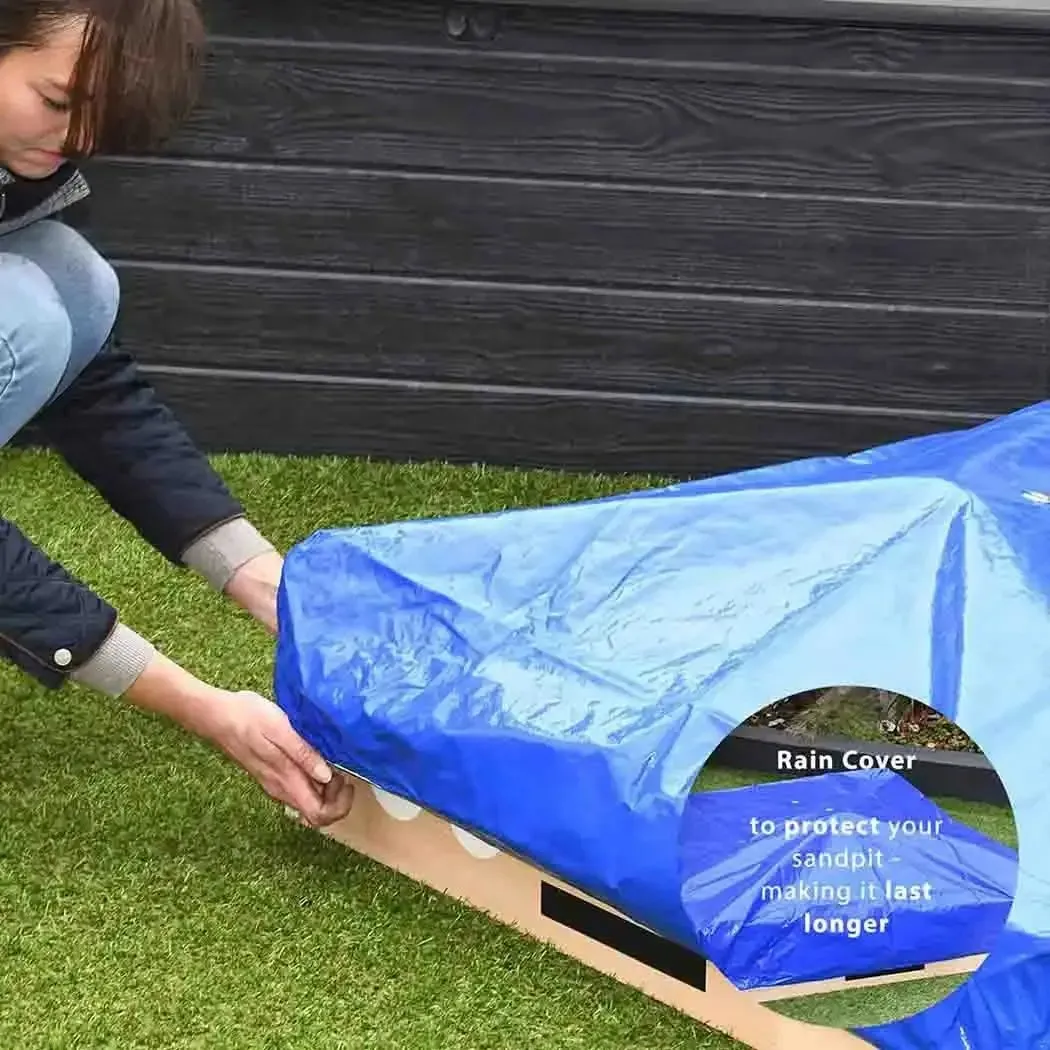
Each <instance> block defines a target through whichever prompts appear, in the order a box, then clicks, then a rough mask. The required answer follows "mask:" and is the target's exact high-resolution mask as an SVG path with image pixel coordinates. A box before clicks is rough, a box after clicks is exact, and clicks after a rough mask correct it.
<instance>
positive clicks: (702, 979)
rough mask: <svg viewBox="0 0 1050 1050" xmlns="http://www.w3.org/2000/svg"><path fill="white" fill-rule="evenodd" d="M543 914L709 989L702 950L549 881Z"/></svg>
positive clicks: (543, 892)
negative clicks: (630, 919) (623, 916)
mask: <svg viewBox="0 0 1050 1050" xmlns="http://www.w3.org/2000/svg"><path fill="white" fill-rule="evenodd" d="M540 914H541V915H543V916H544V917H546V918H548V919H551V920H552V921H554V922H556V923H559V924H560V925H562V926H567V927H568V928H569V929H572V930H576V932H577V933H582V934H583V935H584V936H585V937H590V938H591V940H594V941H599V942H600V943H601V944H604V945H606V946H607V947H609V948H612V949H614V950H615V951H618V952H621V953H622V954H624V955H628V956H630V957H631V958H632V959H636V960H637V961H638V962H641V963H644V964H645V965H646V966H651V967H652V968H653V969H654V970H659V971H660V972H661V973H665V974H667V976H668V977H673V978H674V979H675V980H677V981H682V982H683V983H685V984H688V985H690V986H691V987H693V988H696V989H698V990H699V991H701V992H703V991H706V990H707V960H706V959H705V958H704V957H703V956H702V955H701V954H700V953H699V952H694V951H690V950H689V949H688V948H686V947H684V946H683V945H681V944H677V943H676V942H675V941H671V940H668V939H667V938H666V937H661V936H659V935H658V934H655V933H653V932H652V931H650V930H646V929H643V928H642V927H641V926H638V925H637V924H636V923H633V922H630V921H629V920H627V919H624V918H622V917H621V916H619V915H614V914H613V913H612V912H610V911H607V910H606V909H605V908H600V907H598V906H597V905H595V904H591V903H590V901H586V900H583V899H581V898H580V897H577V896H575V895H574V894H572V893H568V892H566V891H565V890H563V889H560V888H559V887H557V886H552V885H551V884H550V883H548V882H541V883H540Z"/></svg>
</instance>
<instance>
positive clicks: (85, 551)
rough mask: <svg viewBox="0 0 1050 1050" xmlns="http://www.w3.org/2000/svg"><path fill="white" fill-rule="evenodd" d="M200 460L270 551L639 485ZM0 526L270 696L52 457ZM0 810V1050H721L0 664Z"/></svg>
mask: <svg viewBox="0 0 1050 1050" xmlns="http://www.w3.org/2000/svg"><path fill="white" fill-rule="evenodd" d="M215 462H216V465H217V466H218V467H219V469H220V471H221V472H222V473H223V474H224V476H225V477H226V478H227V479H228V480H229V481H230V483H231V484H232V486H233V488H234V490H235V491H236V493H237V494H238V495H239V496H240V497H241V498H242V499H243V501H244V502H245V503H246V505H247V508H248V511H249V513H250V516H251V517H252V519H253V520H254V521H255V522H256V523H257V524H258V525H259V526H260V527H261V528H262V530H263V531H264V532H265V533H266V534H267V535H269V536H270V537H271V538H272V539H273V540H274V541H275V542H276V543H277V544H278V545H279V546H280V547H282V548H287V547H288V546H289V545H291V544H292V543H294V542H296V541H297V540H299V539H302V538H304V537H305V536H307V535H309V534H310V533H311V532H313V531H314V530H315V529H318V528H323V527H330V526H338V525H347V524H357V523H364V522H372V521H385V520H391V519H394V518H410V517H419V516H431V515H438V514H462V513H471V512H479V511H488V510H497V509H502V508H505V507H513V506H530V505H536V504H545V503H548V504H549V503H558V502H564V501H566V500H575V499H583V498H589V497H594V496H602V495H607V494H611V493H614V492H617V491H623V490H624V489H626V488H634V487H640V486H650V485H655V484H659V483H660V482H661V480H662V479H658V478H632V479H623V478H602V477H571V476H570V477H565V476H560V475H557V474H549V473H521V472H504V471H495V470H482V469H455V468H444V467H437V466H420V467H413V468H405V467H394V466H386V465H378V464H368V463H361V462H355V461H347V460H340V459H331V458H329V459H315V460H298V459H273V458H268V457H260V456H236V457H217V458H216V459H215ZM0 508H2V511H3V513H4V515H5V516H7V517H9V518H11V519H12V520H13V521H15V522H16V523H17V524H18V525H19V526H20V527H21V528H22V529H23V530H24V531H25V532H26V533H27V534H28V535H29V536H31V537H32V538H33V539H34V540H36V541H37V542H38V543H40V544H41V545H42V546H43V547H44V549H45V550H46V551H47V552H48V553H49V554H50V555H51V556H52V557H54V558H57V559H58V560H60V561H61V562H62V563H63V564H64V565H65V566H66V567H67V568H69V569H70V570H71V571H72V572H74V573H75V574H76V575H78V576H79V577H80V578H81V579H83V580H84V581H85V582H87V583H89V584H90V585H92V586H93V587H95V588H96V589H97V590H99V591H100V593H102V594H104V595H105V596H106V597H107V598H109V599H110V600H112V601H113V602H114V604H115V605H116V606H117V607H118V608H119V609H120V611H121V614H122V616H123V617H124V619H125V620H126V621H127V622H128V623H130V624H131V625H132V626H133V627H135V628H136V629H137V630H139V631H140V632H142V633H144V634H145V635H146V636H147V637H149V638H151V639H152V640H153V641H155V642H156V643H157V644H158V645H159V646H160V647H161V648H162V649H163V650H164V651H165V652H166V653H167V654H168V655H169V656H171V657H173V658H174V659H175V660H177V661H179V662H181V663H183V664H184V665H185V666H187V667H188V668H189V669H191V670H192V671H194V672H195V673H196V674H198V675H200V676H201V677H202V678H205V679H207V680H209V681H211V682H213V683H214V684H216V685H222V686H225V687H227V688H232V689H255V690H258V691H260V692H263V693H266V694H269V685H270V674H271V670H272V655H273V642H272V640H271V639H270V638H269V637H268V635H267V634H266V633H265V631H264V630H263V629H262V628H261V627H259V626H258V625H256V624H255V623H254V622H253V621H251V619H250V618H249V617H248V616H247V615H246V614H244V613H242V612H240V611H239V610H237V609H236V608H234V607H233V606H232V605H231V604H230V603H228V602H225V601H223V600H222V599H221V598H220V597H219V596H217V595H215V594H214V593H213V592H212V591H211V590H210V589H209V588H208V587H207V585H206V584H204V583H203V582H202V581H200V580H198V579H197V578H196V577H194V576H192V575H190V574H188V573H183V572H180V571H178V570H176V569H174V568H172V567H171V566H169V565H168V564H167V563H166V562H165V561H164V560H163V559H162V558H161V557H160V556H159V555H158V554H157V553H156V552H154V551H153V550H152V549H151V548H150V547H148V546H147V545H146V544H145V543H144V542H143V541H142V540H141V539H139V538H138V536H137V535H136V534H135V533H134V531H133V530H132V528H131V527H130V526H129V525H128V524H127V523H125V522H123V521H121V520H120V519H118V518H116V517H115V516H114V515H113V514H112V513H111V512H110V511H109V510H108V509H107V508H106V507H105V505H104V504H103V503H102V501H101V500H100V499H99V498H98V496H97V495H96V494H95V493H93V492H92V491H90V490H89V489H87V488H86V486H84V485H83V484H82V483H80V482H79V481H78V480H77V479H76V478H74V477H73V476H72V475H70V473H69V472H68V471H67V470H66V469H65V468H64V466H63V465H62V464H61V463H60V462H59V461H58V460H56V459H55V458H54V457H52V456H48V455H45V454H42V453H35V452H10V451H8V452H4V451H0ZM0 806H2V807H3V813H4V824H3V830H2V832H0V914H2V920H0V1046H10V1047H13V1048H18V1050H38V1048H45V1047H46V1048H54V1050H59V1048H61V1050H80V1048H107V1050H108V1048H113V1050H117V1048H119V1050H137V1048H145V1047H149V1048H151V1050H160V1048H180V1050H191V1048H194V1050H196V1048H208V1050H216V1048H218V1050H231V1048H242V1047H243V1048H249V1047H250V1048H252V1050H268V1048H274V1050H277V1048H280V1050H284V1048H285V1047H290V1046H294V1047H300V1046H302V1047H307V1046H308V1047H310V1048H311V1050H337V1048H387V1047H389V1048H398V1050H400V1048H408V1047H412V1048H420V1050H427V1048H437V1047H441V1048H449V1050H458V1048H462V1050H497V1048H503V1047H508V1048H509V1047H510V1046H511V1045H512V1044H514V1043H523V1044H525V1045H526V1046H529V1047H542V1048H544V1050H559V1048H573V1050H576V1048H587V1050H590V1048H598V1047H601V1048H602V1050H621V1048H623V1050H627V1048H631V1050H633V1048H635V1047H645V1048H646V1050H664V1048H667V1050H671V1048H674V1050H683V1048H688V1047H691V1048H705V1050H733V1048H738V1047H740V1046H741V1044H739V1043H737V1042H735V1041H734V1040H731V1039H728V1038H727V1037H725V1036H722V1035H720V1034H717V1033H713V1032H710V1031H709V1030H707V1029H705V1028H703V1027H702V1026H700V1025H697V1024H695V1023H693V1022H692V1021H690V1020H689V1019H687V1018H683V1017H681V1016H680V1015H678V1014H676V1013H675V1012H674V1011H672V1010H670V1009H669V1008H665V1007H663V1006H662V1005H660V1004H659V1003H656V1002H653V1001H652V1000H650V999H648V998H647V997H646V996H644V995H642V994H641V993H639V992H636V991H634V990H632V989H630V988H627V987H624V986H622V985H620V984H618V983H617V982H615V981H613V980H611V979H608V978H605V977H603V976H601V975H600V974H596V973H594V972H593V971H591V970H589V969H588V968H586V967H584V966H583V965H582V964H579V963H576V962H575V961H573V960H571V959H567V958H566V957H564V956H562V955H561V954H560V953H558V952H557V951H555V950H554V949H550V948H546V947H544V946H542V945H538V944H536V943H535V942H533V941H531V940H530V939H528V938H526V937H524V936H522V935H519V934H517V933H516V932H514V931H513V930H510V929H508V928H506V927H504V926H502V925H500V924H498V923H495V922H492V921H490V920H488V919H487V918H485V917H484V916H482V915H481V914H479V913H478V912H476V911H474V910H473V909H471V908H469V907H467V906H465V905H460V904H457V903H456V902H454V901H452V900H450V899H448V898H446V897H443V896H441V895H439V894H435V893H433V892H431V891H429V890H426V889H424V888H422V887H420V886H417V885H416V884H414V883H412V882H411V881H410V880H408V879H405V878H402V877H400V876H397V875H395V874H394V873H392V872H390V871H388V870H386V869H384V868H381V867H380V866H379V865H376V864H374V863H372V862H371V861H368V860H366V859H363V858H360V857H357V856H355V855H354V854H352V853H351V852H350V851H348V850H346V849H345V848H344V847H342V846H340V845H338V844H336V843H332V842H330V841H328V840H326V839H324V838H323V837H322V836H320V835H318V834H317V833H315V832H310V831H308V830H305V829H302V828H299V827H297V826H296V825H294V824H292V823H291V822H290V821H288V820H286V819H285V818H284V817H283V815H282V814H281V813H280V812H279V810H278V808H277V807H275V806H274V805H273V804H272V803H270V802H269V801H268V800H267V799H266V798H265V797H264V796H263V795H262V793H261V792H260V791H259V790H258V789H257V788H256V787H255V785H254V784H253V783H252V782H251V781H250V780H248V778H247V777H245V776H244V775H243V774H241V773H240V772H239V771H238V770H237V769H236V768H234V767H233V766H232V765H230V764H229V763H228V762H227V761H226V760H225V759H223V758H221V757H220V756H219V755H217V754H216V753H214V752H213V751H212V750H211V749H210V748H208V747H207V746H206V745H204V744H203V743H201V742H199V741H197V740H195V739H193V738H191V737H189V736H187V735H186V734H184V733H182V732H181V731H179V730H177V729H175V728H174V727H173V726H171V725H170V724H168V723H166V722H164V721H163V720H161V719H159V718H156V717H153V716H150V715H146V714H143V713H141V712H139V711H136V710H133V709H131V708H130V707H128V706H127V705H126V704H124V703H122V702H120V701H111V700H108V699H106V698H100V697H97V696H95V695H94V694H91V693H89V692H87V691H86V690H82V689H80V688H78V687H76V686H67V687H66V688H65V689H63V690H62V691H61V692H58V693H52V692H49V691H47V690H44V689H42V688H40V687H38V686H36V685H35V684H34V683H33V682H32V681H31V680H30V679H29V678H28V677H26V676H24V675H22V674H20V673H19V672H17V671H16V670H14V669H13V668H11V667H10V666H9V665H7V664H3V663H0ZM853 994H856V993H853ZM880 994H886V995H888V994H890V993H889V992H881V993H880ZM904 1012H907V1010H906V1009H904V1010H899V1011H897V1015H898V1016H900V1014H901V1013H904Z"/></svg>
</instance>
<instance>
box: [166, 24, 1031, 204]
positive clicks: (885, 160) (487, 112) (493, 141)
mask: <svg viewBox="0 0 1050 1050" xmlns="http://www.w3.org/2000/svg"><path fill="white" fill-rule="evenodd" d="M395 57H396V56H395ZM761 73H762V71H761V70H755V71H754V72H753V73H752V74H750V76H749V77H745V76H744V75H743V74H741V73H739V72H737V73H734V74H733V75H731V76H729V75H728V74H722V76H723V79H712V75H711V74H701V73H697V74H695V75H693V76H691V77H689V76H686V74H684V73H681V72H676V73H675V74H674V76H664V77H661V78H653V77H652V76H651V75H650V76H643V75H642V74H641V73H640V72H639V71H637V70H632V71H629V72H627V73H623V72H619V73H614V72H610V71H604V72H602V71H597V72H593V71H592V72H588V71H587V70H586V69H583V70H580V69H573V68H569V69H563V70H560V71H554V70H550V69H544V68H540V67H538V66H537V63H536V62H535V61H531V60H530V61H529V62H527V63H522V62H516V63H513V64H511V63H509V62H505V63H502V64H500V65H495V66H494V65H492V64H491V63H489V64H487V65H486V66H484V67H479V66H477V63H476V62H472V60H471V58H470V57H469V56H463V55H457V54H453V55H450V56H448V58H447V59H446V60H445V61H444V62H443V63H442V64H438V63H437V61H436V60H435V59H431V60H430V61H429V63H427V62H422V61H421V60H419V59H406V58H404V57H402V58H401V59H400V60H399V61H396V60H395V58H393V57H392V58H391V59H390V60H389V61H379V60H377V59H376V58H375V57H374V56H371V55H362V54H360V53H356V52H340V51H331V52H320V53H316V52H313V51H311V52H309V53H306V54H290V53H289V51H288V49H287V47H285V46H280V45H268V46H264V45H252V46H232V45H220V46H218V47H216V49H215V53H214V54H213V55H212V57H211V65H210V68H209V77H208V86H207V89H206V91H205V93H204V99H205V103H204V105H202V106H201V107H200V108H199V110H198V112H197V113H196V114H195V116H194V118H193V119H192V120H191V121H190V122H189V123H188V124H187V125H186V127H185V129H184V130H183V132H182V133H181V134H180V135H179V136H178V137H177V139H176V140H175V141H174V142H173V143H172V144H171V147H170V150H169V152H172V153H177V154H185V155H189V156H203V157H216V158H227V159H231V158H232V159H238V160H260V159H262V160H267V159H276V160H280V161H282V162H306V163H325V164H342V165H374V166H395V167H396V166H404V167H414V168H430V169H435V170H441V171H463V172H477V173H488V172H495V173H509V174H515V175H517V174H521V175H540V176H555V177H557V176H565V175H570V176H573V177H576V178H591V179H602V180H606V181H614V182H615V181H643V182H653V183H657V182H672V183H683V184H688V185H727V186H737V187H749V186H750V187H774V188H785V189H795V190H809V189H811V188H812V187H819V188H820V189H821V191H822V192H827V193H841V194H861V193H863V194H885V195H893V196H908V197H911V198H925V199H948V200H951V199H970V200H995V201H1007V200H1011V199H1018V200H1032V201H1041V200H1048V199H1050V178H1048V176H1050V122H1048V121H1047V119H1046V114H1047V112H1048V106H1050V87H1048V88H1047V90H1046V91H1044V92H1042V93H1041V95H1040V96H1036V97H1000V98H995V97H987V96H984V95H981V94H959V93H952V92H949V91H939V92H934V91H925V92H921V93H917V92H908V91H905V90H902V89H897V90H891V89H888V88H887V87H886V86H885V85H883V86H882V87H880V88H878V89H876V88H874V87H873V86H872V85H863V84H858V83H855V82H852V81H851V82H846V83H839V84H834V85H828V84H809V85H806V84H801V85H799V84H784V83H780V82H778V78H777V76H775V75H769V76H762V75H760V74H761Z"/></svg>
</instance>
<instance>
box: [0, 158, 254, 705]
mask: <svg viewBox="0 0 1050 1050" xmlns="http://www.w3.org/2000/svg"><path fill="white" fill-rule="evenodd" d="M52 183H53V184H52ZM12 186H13V183H12V182H11V181H10V176H8V181H6V182H5V181H4V180H3V179H2V178H0V198H4V193H3V192H2V191H4V190H5V189H7V190H9V191H10V190H11V188H12ZM84 187H85V184H84V182H83V180H82V178H81V176H80V175H79V173H77V172H76V171H74V170H73V169H71V168H67V169H65V170H63V172H62V175H61V176H60V177H58V178H56V179H55V180H52V182H49V183H48V184H41V186H40V187H39V188H38V189H37V193H38V196H37V197H36V198H33V197H32V195H30V197H29V198H28V199H23V200H20V201H19V204H18V212H19V213H21V214H22V215H24V216H26V218H27V219H32V220H33V221H35V220H36V219H37V218H43V217H45V216H46V215H49V214H53V213H55V212H56V211H58V210H61V208H62V207H64V206H66V205H68V204H69V203H72V202H73V201H74V200H76V199H78V198H79V197H80V196H83V195H84V193H86V188H84ZM12 198H13V194H11V193H9V194H8V195H7V197H6V198H5V200H4V204H5V207H4V210H3V212H2V213H0V219H3V220H6V221H7V222H11V221H16V222H17V220H18V215H17V214H16V213H15V212H14V209H13V208H12V206H11V199H12ZM32 430H33V431H34V437H39V439H40V440H42V441H43V442H44V443H46V445H47V446H49V447H50V448H52V449H54V450H55V451H57V452H58V453H59V454H60V455H61V456H62V457H64V459H65V460H66V462H67V463H68V464H69V465H70V467H71V468H72V469H73V470H74V471H75V472H76V473H77V474H78V475H79V476H80V477H81V478H83V479H84V480H85V481H87V482H88V483H89V484H91V485H93V486H94V487H95V488H96V489H97V490H98V491H99V493H100V494H101V495H102V497H103V498H104V499H105V500H106V501H107V502H108V503H109V505H110V506H111V507H112V508H113V509H114V510H115V511H116V512H117V513H118V514H120V515H122V516H123V517H124V518H126V519H127V520H128V521H130V522H131V523H132V524H133V525H134V526H135V527H136V528H137V529H138V531H139V533H140V534H141V535H142V537H143V538H144V539H145V540H146V541H148V542H149V543H150V544H152V545H153V546H154V547H155V548H156V549H157V550H158V551H159V552H160V553H161V554H163V555H164V556H165V557H166V558H167V559H168V560H169V561H170V562H171V563H172V564H175V565H181V564H182V562H181V560H180V556H181V555H182V553H183V552H184V551H185V550H186V548H187V547H189V546H190V544H191V543H192V542H193V541H194V540H195V539H196V538H197V537H199V536H201V535H203V534H204V533H206V532H209V531H210V530H211V529H213V528H215V527H216V526H217V525H219V524H221V523H223V522H226V521H230V520H232V519H234V518H237V517H240V516H242V515H243V514H244V509H243V507H242V506H241V504H240V503H239V502H238V501H237V500H236V499H235V498H234V497H233V496H232V494H231V493H230V492H229V491H228V489H227V487H226V485H225V484H224V483H223V481H222V479H221V478H220V477H219V475H218V474H217V473H216V472H215V470H214V469H213V468H212V466H211V464H210V463H209V461H208V460H207V458H206V457H205V456H204V455H203V454H202V453H201V452H200V451H199V450H198V449H197V448H196V447H195V445H194V443H193V441H192V440H191V439H190V437H189V436H188V434H187V433H186V431H185V430H184V429H183V427H182V426H181V425H180V423H179V422H178V420H177V419H176V418H175V416H174V415H173V414H172V412H171V411H170V410H169V409H168V408H167V407H166V406H165V405H164V404H162V402H161V401H160V399H159V398H158V397H157V395H156V393H155V392H154V390H153V389H152V387H151V386H150V384H149V383H148V382H147V381H146V379H145V378H144V377H143V376H142V375H141V373H140V372H139V370H138V367H137V366H136V363H135V361H134V360H133V359H132V357H131V356H130V355H129V354H128V353H127V352H125V351H124V350H122V349H121V348H120V346H119V344H118V342H117V340H116V339H115V338H113V337H111V338H110V341H109V342H108V343H107V345H106V347H105V348H104V349H103V350H102V352H101V353H99V354H98V356H97V357H95V359H94V360H93V361H92V362H91V363H90V364H89V365H88V366H87V367H86V368H85V369H84V371H83V372H82V373H81V374H80V376H79V377H78V378H77V379H76V380H75V381H74V382H73V383H72V384H70V386H69V388H68V389H67V390H66V391H65V392H64V393H63V394H62V396H61V397H59V398H57V399H56V400H55V401H53V402H52V403H51V405H50V406H48V408H46V409H45V410H44V411H43V412H42V413H41V414H40V415H39V416H37V418H36V419H35V420H34V421H33V423H32ZM0 492H2V486H0ZM3 511H4V508H3V507H2V506H0V515H2V514H3ZM117 620H118V617H117V612H116V610H115V609H114V608H113V607H112V606H111V605H110V604H109V603H108V602H106V601H105V600H103V599H102V598H101V597H100V596H99V595H97V594H96V593H94V592H93V591H92V590H91V589H90V588H89V587H87V586H86V585H84V584H83V583H82V582H80V581H79V580H77V579H75V578H74V577H73V576H71V575H70V574H69V573H68V572H67V571H66V570H65V569H64V568H63V567H62V566H61V565H59V564H57V563H56V562H54V561H53V560H51V559H50V558H49V557H48V556H47V555H46V554H45V553H44V552H43V551H42V550H41V549H40V548H39V547H38V546H36V544H35V543H34V542H33V541H32V540H31V539H30V538H29V537H27V536H26V535H24V534H23V533H22V532H21V531H20V530H19V528H18V527H17V526H16V525H15V524H14V523H13V522H11V521H9V520H7V519H5V518H4V517H2V516H0V657H6V658H7V659H9V660H11V661H13V662H14V663H15V664H16V665H18V666H19V667H21V668H22V669H23V670H25V671H27V672H28V673H29V674H30V675H32V676H33V677H34V678H36V679H37V681H39V682H41V683H43V684H44V685H46V686H49V687H51V688H57V687H58V686H60V685H61V684H62V683H63V682H64V681H65V680H66V678H67V677H69V676H70V675H72V674H73V673H74V672H75V671H76V670H77V669H78V668H79V667H81V666H82V665H83V664H84V663H85V662H86V661H87V660H88V659H89V658H90V657H91V656H92V655H93V654H94V653H95V651H96V650H98V649H99V648H100V646H101V645H102V643H103V642H104V641H105V640H106V639H107V637H108V636H109V634H110V632H111V631H112V630H113V628H114V626H115V624H116V623H117ZM56 653H62V655H63V665H62V666H60V665H59V664H58V663H56V661H55V655H56ZM67 654H68V656H67ZM69 657H71V659H70V658H69Z"/></svg>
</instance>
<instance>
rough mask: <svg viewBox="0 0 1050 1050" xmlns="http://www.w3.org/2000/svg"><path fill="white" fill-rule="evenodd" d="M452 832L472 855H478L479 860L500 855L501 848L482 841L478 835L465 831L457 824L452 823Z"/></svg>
mask: <svg viewBox="0 0 1050 1050" xmlns="http://www.w3.org/2000/svg"><path fill="white" fill-rule="evenodd" d="M452 834H453V835H455V836H456V841H457V842H458V843H459V844H460V845H461V846H462V847H463V848H464V849H465V850H466V851H467V852H468V853H469V854H470V855H471V856H472V857H477V858H478V859H479V860H488V859H489V858H490V857H498V856H499V850H498V849H496V847H495V846H492V845H490V844H489V843H488V842H484V841H482V840H481V839H479V838H478V837H477V835H472V834H471V833H470V832H469V831H464V830H463V829H462V828H461V827H457V826H456V825H455V824H453V825H452Z"/></svg>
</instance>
